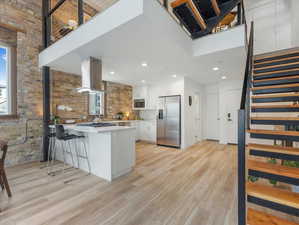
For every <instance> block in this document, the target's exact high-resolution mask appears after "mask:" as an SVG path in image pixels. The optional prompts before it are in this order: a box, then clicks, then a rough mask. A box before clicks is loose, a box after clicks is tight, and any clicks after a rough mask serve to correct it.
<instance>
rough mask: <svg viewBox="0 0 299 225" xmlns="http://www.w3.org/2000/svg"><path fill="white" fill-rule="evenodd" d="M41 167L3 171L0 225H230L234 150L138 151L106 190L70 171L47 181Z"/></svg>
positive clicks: (205, 146)
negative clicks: (6, 188)
mask: <svg viewBox="0 0 299 225" xmlns="http://www.w3.org/2000/svg"><path fill="white" fill-rule="evenodd" d="M44 166H45V165H44V164H40V163H31V164H26V165H22V166H17V167H13V168H9V169H8V171H7V172H8V177H9V181H10V185H11V188H12V191H13V198H12V199H10V200H8V198H7V197H6V194H4V193H3V192H0V209H1V210H2V212H0V225H13V224H18V225H19V224H22V225H37V224H40V225H41V224H43V225H52V224H64V225H191V224H194V225H236V224H237V223H236V197H237V194H236V147H235V146H230V145H228V146H226V145H219V144H218V143H216V142H208V141H204V142H201V143H200V144H197V145H195V146H193V147H192V148H190V149H188V150H187V151H179V150H176V149H170V148H164V147H157V146H155V145H151V144H146V143H138V144H137V165H136V168H135V170H134V171H133V172H132V173H131V174H129V175H127V176H123V177H121V178H119V179H117V180H116V181H114V182H112V183H108V182H105V181H103V180H101V179H99V178H97V177H95V176H92V175H86V173H84V172H82V171H80V170H76V169H70V170H67V172H66V173H65V175H64V176H62V175H61V174H60V175H57V176H55V177H51V176H47V169H46V168H44ZM64 181H67V184H65V183H64Z"/></svg>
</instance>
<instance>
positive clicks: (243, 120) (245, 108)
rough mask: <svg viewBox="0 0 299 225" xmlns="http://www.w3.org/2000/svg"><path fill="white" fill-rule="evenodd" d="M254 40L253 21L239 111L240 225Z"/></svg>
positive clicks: (243, 220)
mask: <svg viewBox="0 0 299 225" xmlns="http://www.w3.org/2000/svg"><path fill="white" fill-rule="evenodd" d="M253 40H254V24H253V22H251V28H250V38H249V43H248V50H247V59H246V68H245V76H244V82H243V89H242V98H241V105H240V110H239V113H238V225H246V130H247V129H250V88H251V85H252V67H253V45H254V41H253Z"/></svg>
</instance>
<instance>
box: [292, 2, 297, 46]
mask: <svg viewBox="0 0 299 225" xmlns="http://www.w3.org/2000/svg"><path fill="white" fill-rule="evenodd" d="M291 6H292V7H291V8H292V11H291V13H292V14H291V15H292V21H291V22H292V46H293V47H297V46H299V13H298V12H299V1H298V0H292V5H291Z"/></svg>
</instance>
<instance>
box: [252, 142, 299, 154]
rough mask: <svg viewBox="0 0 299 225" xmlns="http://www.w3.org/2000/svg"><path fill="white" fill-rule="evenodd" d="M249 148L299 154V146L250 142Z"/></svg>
mask: <svg viewBox="0 0 299 225" xmlns="http://www.w3.org/2000/svg"><path fill="white" fill-rule="evenodd" d="M247 149H254V150H262V151H266V152H275V153H281V154H288V155H299V148H292V147H285V146H279V145H263V144H248V146H247Z"/></svg>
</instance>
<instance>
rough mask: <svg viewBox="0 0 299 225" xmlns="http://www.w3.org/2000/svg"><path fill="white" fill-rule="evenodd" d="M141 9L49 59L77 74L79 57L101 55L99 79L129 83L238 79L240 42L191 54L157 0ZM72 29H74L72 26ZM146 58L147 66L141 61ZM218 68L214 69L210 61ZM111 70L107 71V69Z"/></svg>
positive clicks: (53, 64) (188, 43) (242, 52)
mask: <svg viewBox="0 0 299 225" xmlns="http://www.w3.org/2000/svg"><path fill="white" fill-rule="evenodd" d="M144 4H145V6H144V14H143V15H142V16H138V17H137V18H135V19H133V20H131V21H130V22H128V23H126V24H125V25H122V26H120V27H118V28H116V29H114V30H112V31H111V32H109V33H107V34H105V35H102V36H100V37H98V38H96V39H95V40H93V41H91V42H89V43H88V44H85V45H84V46H82V47H79V48H77V49H75V50H74V51H72V52H71V53H69V54H67V55H65V56H63V57H61V58H59V59H57V60H55V61H53V62H51V63H50V64H49V66H51V68H52V69H57V70H62V71H64V72H70V73H74V74H78V75H79V74H80V61H81V60H82V59H84V58H86V57H89V56H93V57H97V58H100V59H102V61H103V79H104V80H110V81H115V82H122V83H127V84H132V85H138V84H141V81H142V80H146V82H147V83H150V84H155V83H159V82H160V81H162V80H167V79H173V77H172V75H173V74H176V75H177V76H178V77H180V76H187V77H189V78H191V79H193V80H195V81H197V82H199V83H201V84H207V83H213V82H217V81H219V80H220V79H221V76H224V75H225V76H227V77H228V79H241V78H242V77H243V73H244V62H245V49H244V47H239V48H234V49H229V50H225V51H221V52H219V51H218V52H215V53H212V54H209V55H204V56H199V57H194V56H193V52H192V40H191V39H190V38H189V37H188V36H187V34H186V33H185V32H184V31H183V30H182V29H181V27H179V25H178V24H177V23H176V22H175V21H174V20H173V19H172V18H171V17H170V16H169V14H168V13H167V12H166V11H165V10H164V9H163V8H162V7H161V5H160V4H159V3H157V1H156V0H152V1H149V0H145V1H144ZM75 32H76V31H75ZM211 47H213V46H211ZM142 62H147V64H148V67H142V66H141V63H142ZM216 66H217V67H219V68H220V70H219V71H213V67H216ZM111 71H113V72H115V74H114V75H111V74H110V72H111Z"/></svg>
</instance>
